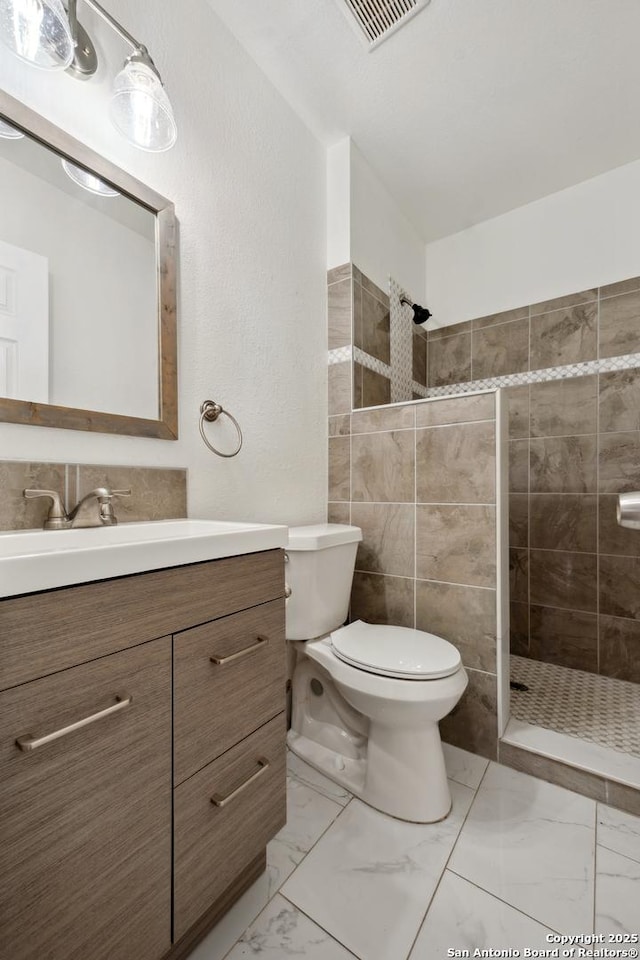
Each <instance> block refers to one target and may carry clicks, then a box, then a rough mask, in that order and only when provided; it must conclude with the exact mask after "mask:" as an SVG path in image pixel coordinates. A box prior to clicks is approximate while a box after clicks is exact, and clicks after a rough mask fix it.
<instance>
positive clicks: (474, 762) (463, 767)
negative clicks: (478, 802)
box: [442, 743, 489, 790]
mask: <svg viewBox="0 0 640 960" xmlns="http://www.w3.org/2000/svg"><path fill="white" fill-rule="evenodd" d="M442 750H443V752H444V762H445V766H446V768H447V776H448V777H449V779H450V780H455V781H456V783H462V784H464V786H465V787H471V789H472V790H477V789H478V787H479V786H480V781H481V780H482V778H483V776H484V772H485V770H486V769H487V767H488V766H489V761H488V760H487V759H485V757H479V756H478V755H477V754H476V753H469V751H468V750H461V749H460V747H454V746H453V744H451V743H443V744H442Z"/></svg>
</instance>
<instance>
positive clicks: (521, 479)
mask: <svg viewBox="0 0 640 960" xmlns="http://www.w3.org/2000/svg"><path fill="white" fill-rule="evenodd" d="M529 447H530V441H529V440H510V441H509V490H510V491H511V492H512V493H528V492H529Z"/></svg>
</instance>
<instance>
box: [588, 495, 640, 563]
mask: <svg viewBox="0 0 640 960" xmlns="http://www.w3.org/2000/svg"><path fill="white" fill-rule="evenodd" d="M617 505H618V498H617V496H615V495H614V494H610V495H603V496H600V497H599V513H598V516H599V535H598V550H599V552H600V553H608V554H620V555H622V556H627V557H637V556H640V534H639V533H638V531H637V530H630V529H629V528H628V527H621V526H620V524H619V523H618V521H617V518H616V507H617Z"/></svg>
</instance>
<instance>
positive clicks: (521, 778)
mask: <svg viewBox="0 0 640 960" xmlns="http://www.w3.org/2000/svg"><path fill="white" fill-rule="evenodd" d="M595 814H596V809H595V802H594V801H593V800H589V799H587V798H586V797H582V796H580V795H578V794H576V793H571V792H570V791H569V790H565V789H563V788H562V787H557V786H555V785H553V784H550V783H545V782H543V781H541V780H537V779H536V778H535V777H530V776H528V775H527V774H523V773H517V772H516V771H513V770H509V769H507V768H506V767H501V766H497V765H496V764H491V766H490V767H489V769H488V771H487V773H486V774H485V777H484V780H483V781H482V784H481V786H480V788H479V790H478V793H477V794H476V798H475V800H474V803H473V806H472V808H471V811H470V813H469V816H468V817H467V820H466V823H465V825H464V827H463V829H462V832H461V834H460V837H459V839H458V842H457V844H456V848H455V850H454V852H453V855H452V857H451V860H450V861H449V869H450V870H452V871H453V872H454V873H457V874H459V875H460V876H462V877H464V878H465V879H467V880H470V881H471V882H472V883H475V884H476V885H477V886H479V887H482V888H483V889H484V890H486V891H487V892H488V893H492V894H494V896H497V897H499V898H500V899H501V900H504V901H506V902H507V903H509V904H511V906H513V907H516V908H517V909H519V910H522V911H523V912H525V913H527V914H528V915H529V916H531V917H533V918H534V919H535V920H538V921H539V922H540V923H543V924H545V925H546V926H549V927H551V928H552V929H554V930H557V931H558V932H560V933H567V932H568V933H571V932H575V931H581V932H582V931H584V932H589V931H590V930H591V929H592V925H593V884H594V876H593V874H594V851H595Z"/></svg>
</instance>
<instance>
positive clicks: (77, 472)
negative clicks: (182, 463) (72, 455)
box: [0, 460, 187, 530]
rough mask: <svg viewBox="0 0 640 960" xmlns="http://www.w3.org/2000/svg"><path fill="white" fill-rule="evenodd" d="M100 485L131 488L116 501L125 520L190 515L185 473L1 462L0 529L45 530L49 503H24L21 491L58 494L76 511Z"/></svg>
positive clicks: (38, 500) (39, 500)
mask: <svg viewBox="0 0 640 960" xmlns="http://www.w3.org/2000/svg"><path fill="white" fill-rule="evenodd" d="M100 486H108V487H110V488H111V489H112V490H124V489H129V488H130V489H131V496H130V497H122V498H119V499H118V500H116V502H115V507H114V509H115V513H116V516H117V517H118V519H119V520H120V521H121V522H125V521H132V520H171V519H178V518H180V517H186V516H187V471H186V470H169V469H159V468H158V469H156V468H152V467H130V466H121V467H118V466H99V465H94V464H64V463H29V462H26V461H23V460H0V491H1V492H2V495H1V496H0V530H28V529H36V528H39V527H42V525H43V523H44V521H45V519H46V516H47V513H48V510H49V502H50V501H49V500H48V499H47V498H38V499H37V500H25V499H24V497H23V495H22V492H23V490H25V489H26V488H28V487H31V488H34V489H38V490H56V491H58V493H60V494H61V495H62V498H63V501H64V503H65V505H66V508H67V510H71V509H72V508H73V507H74V506H75V504H76V502H77V501H78V500H79V499H80V498H81V497H83V496H84V495H85V494H86V493H89V491H91V490H93V489H94V488H95V487H100Z"/></svg>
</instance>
